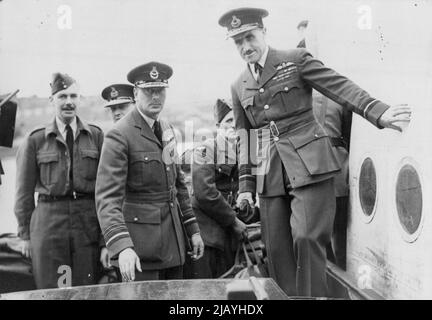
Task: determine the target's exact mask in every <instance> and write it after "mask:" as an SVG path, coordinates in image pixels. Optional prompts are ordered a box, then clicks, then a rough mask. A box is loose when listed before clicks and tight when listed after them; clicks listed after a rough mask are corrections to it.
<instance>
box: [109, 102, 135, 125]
mask: <svg viewBox="0 0 432 320" xmlns="http://www.w3.org/2000/svg"><path fill="white" fill-rule="evenodd" d="M131 106H133V103H123V104H115V105H113V106H110V109H111V116H112V119H113V121H114V123H116V122H117V121H119V120H120V119H121V118H123V117H124V116H125V115H126V114H127V113H128V111H129V109H130V107H131Z"/></svg>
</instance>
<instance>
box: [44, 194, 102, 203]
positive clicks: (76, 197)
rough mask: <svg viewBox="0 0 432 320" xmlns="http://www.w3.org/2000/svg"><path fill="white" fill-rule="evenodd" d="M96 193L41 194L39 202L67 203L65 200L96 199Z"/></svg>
mask: <svg viewBox="0 0 432 320" xmlns="http://www.w3.org/2000/svg"><path fill="white" fill-rule="evenodd" d="M94 198H95V195H94V193H79V192H73V193H72V194H67V195H61V196H51V195H49V194H40V195H39V197H38V200H39V201H41V202H54V201H65V200H80V199H94Z"/></svg>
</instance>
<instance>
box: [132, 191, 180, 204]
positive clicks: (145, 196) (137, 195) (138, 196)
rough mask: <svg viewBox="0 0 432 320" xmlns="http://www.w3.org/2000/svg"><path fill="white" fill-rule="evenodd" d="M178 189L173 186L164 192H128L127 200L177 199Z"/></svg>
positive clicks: (156, 200)
mask: <svg viewBox="0 0 432 320" xmlns="http://www.w3.org/2000/svg"><path fill="white" fill-rule="evenodd" d="M176 195H177V190H176V189H175V188H171V189H170V190H168V191H162V192H145V193H144V192H127V193H126V197H125V201H131V202H142V201H145V202H166V201H174V200H175V199H176Z"/></svg>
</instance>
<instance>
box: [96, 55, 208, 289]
mask: <svg viewBox="0 0 432 320" xmlns="http://www.w3.org/2000/svg"><path fill="white" fill-rule="evenodd" d="M172 73H173V71H172V69H171V67H170V66H168V65H166V64H162V63H159V62H150V63H146V64H144V65H141V66H139V67H136V68H135V69H133V70H132V71H130V72H129V73H128V75H127V79H128V81H129V82H131V83H132V84H133V85H134V86H135V88H134V96H135V101H136V103H135V104H136V106H135V108H133V109H132V110H131V112H129V113H128V114H127V115H126V116H125V117H124V118H123V119H122V120H121V121H119V122H118V123H116V124H115V126H114V128H113V129H111V130H110V131H109V132H108V133H107V135H106V138H105V143H104V146H103V149H102V156H101V161H100V165H99V169H98V178H97V182H96V206H97V212H98V218H99V222H100V225H101V227H102V232H103V235H104V237H105V241H106V244H107V248H108V250H109V252H110V256H111V263H112V264H113V265H114V266H117V267H118V269H119V272H120V273H121V276H122V278H123V281H133V280H137V281H141V280H164V279H181V278H182V277H183V264H184V261H185V255H186V250H185V248H186V245H187V244H188V241H187V239H186V236H187V237H190V239H191V244H192V248H191V250H192V254H193V257H194V258H195V259H199V258H200V257H201V256H202V255H203V251H204V244H203V242H202V239H201V236H200V233H199V227H198V224H197V222H196V219H195V216H194V214H193V212H192V208H191V204H190V199H189V193H188V191H187V187H186V185H185V182H184V175H183V172H182V171H181V170H180V166H179V165H178V164H177V163H178V161H177V152H176V141H175V138H174V132H173V128H172V127H171V126H170V125H169V124H168V123H167V122H166V121H163V120H160V119H159V114H160V112H161V111H162V109H163V107H164V104H165V98H166V88H167V87H168V79H169V78H170V77H171V75H172ZM185 233H186V234H185ZM136 270H137V271H136Z"/></svg>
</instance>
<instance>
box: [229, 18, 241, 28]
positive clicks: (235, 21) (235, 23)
mask: <svg viewBox="0 0 432 320" xmlns="http://www.w3.org/2000/svg"><path fill="white" fill-rule="evenodd" d="M240 25H241V20H240V19H239V18H237V17H236V16H232V20H231V27H233V28H238V27H240Z"/></svg>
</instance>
